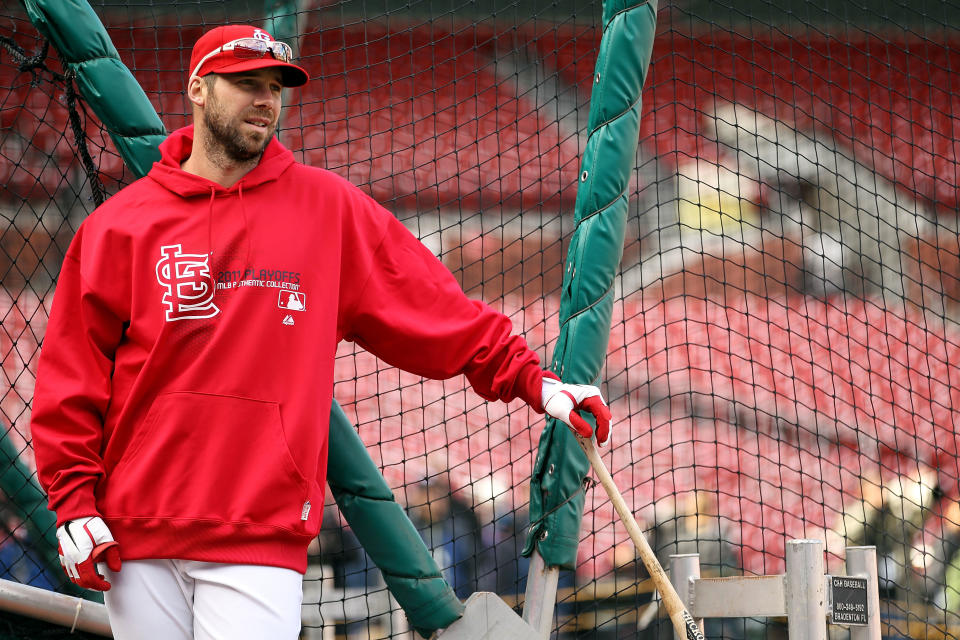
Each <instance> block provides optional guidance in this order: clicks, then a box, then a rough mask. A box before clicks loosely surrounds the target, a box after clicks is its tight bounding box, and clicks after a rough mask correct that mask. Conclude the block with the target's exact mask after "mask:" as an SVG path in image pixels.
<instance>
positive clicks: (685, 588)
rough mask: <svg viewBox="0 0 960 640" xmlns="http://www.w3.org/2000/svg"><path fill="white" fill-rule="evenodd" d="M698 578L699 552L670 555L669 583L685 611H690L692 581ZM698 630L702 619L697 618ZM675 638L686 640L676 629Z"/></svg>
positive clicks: (701, 628) (701, 627)
mask: <svg viewBox="0 0 960 640" xmlns="http://www.w3.org/2000/svg"><path fill="white" fill-rule="evenodd" d="M699 578H700V554H699V553H678V554H674V555H671V556H670V583H671V584H673V588H674V589H676V591H677V595H679V596H680V601H681V602H683V606H684V608H685V609H686V610H687V611H691V604H692V600H693V598H692V597H691V596H692V595H693V594H692V588H693V581H694V580H698V579H699ZM696 622H697V625H698V626H699V627H700V630H701V631H702V630H703V620H702V619H701V620H697V621H696ZM673 637H674V638H675V639H676V640H687V636H686V635H683V636H681V635H680V634H679V633H677V631H676V630H674V632H673Z"/></svg>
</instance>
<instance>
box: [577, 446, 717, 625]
mask: <svg viewBox="0 0 960 640" xmlns="http://www.w3.org/2000/svg"><path fill="white" fill-rule="evenodd" d="M577 442H579V443H580V447H581V448H582V449H583V452H584V453H585V454H587V460H589V461H590V466H591V467H593V472H594V473H595V474H596V476H597V479H598V480H599V481H600V484H601V485H603V489H604V491H606V492H607V496H609V498H610V501H611V502H613V508H614V509H616V511H617V514H618V515H619V516H620V520H621V521H622V522H623V525H624V526H625V527H626V528H627V533H628V534H630V539H631V540H633V544H634V545H635V546H636V548H637V553H638V554H639V555H640V559H641V560H642V561H643V565H644V566H645V567H646V568H647V571H648V572H649V573H650V578H651V579H652V580H653V583H654V585H656V587H657V591H659V592H660V598H661V599H662V600H663V605H664V607H666V609H667V613H668V614H669V615H670V620H671V622H673V628H674V631H676V632H677V634H678V635H679V636H680V637H681V638H683V637H686V638H687V640H704V637H703V632H702V631H701V630H700V627H699V626H698V625H697V623H696V622H695V621H694V619H693V616H691V615H690V612H689V611H687V609H686V607H684V605H683V601H682V600H681V599H680V596H679V595H678V594H677V590H676V589H674V588H673V584H671V582H670V579H669V578H668V577H667V574H666V572H665V571H664V570H663V567H662V566H661V565H660V561H659V560H657V556H656V554H655V553H654V552H653V549H651V548H650V543H648V542H647V538H646V536H644V535H643V531H642V530H641V529H640V525H638V524H637V521H636V519H635V518H634V517H633V513H632V512H631V511H630V508H629V507H628V506H627V503H626V501H625V500H624V499H623V496H622V495H620V490H619V489H617V485H616V484H615V483H614V482H613V477H612V476H611V475H610V472H609V471H608V470H607V466H606V465H605V464H603V460H602V459H601V458H600V452H599V451H597V445H596V444H595V443H594V442H593V439H590V438H588V439H584V438H581V437H580V436H577Z"/></svg>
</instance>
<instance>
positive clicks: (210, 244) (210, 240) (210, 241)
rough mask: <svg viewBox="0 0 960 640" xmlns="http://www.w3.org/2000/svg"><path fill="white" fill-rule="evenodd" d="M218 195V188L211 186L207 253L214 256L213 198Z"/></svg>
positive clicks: (208, 209)
mask: <svg viewBox="0 0 960 640" xmlns="http://www.w3.org/2000/svg"><path fill="white" fill-rule="evenodd" d="M216 197H217V189H216V187H214V186H212V185H211V186H210V202H209V206H208V207H207V255H208V256H213V200H214V198H216Z"/></svg>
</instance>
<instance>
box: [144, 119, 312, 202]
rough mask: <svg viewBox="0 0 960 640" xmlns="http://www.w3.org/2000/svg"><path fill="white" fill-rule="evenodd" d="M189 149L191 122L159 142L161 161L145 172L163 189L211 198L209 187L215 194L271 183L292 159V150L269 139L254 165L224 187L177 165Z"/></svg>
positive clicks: (188, 155)
mask: <svg viewBox="0 0 960 640" xmlns="http://www.w3.org/2000/svg"><path fill="white" fill-rule="evenodd" d="M192 150H193V125H189V126H186V127H183V128H182V129H177V130H176V131H174V132H173V133H171V134H170V135H169V136H168V137H167V139H166V140H164V141H163V142H162V143H160V160H159V161H157V162H155V163H154V164H153V168H151V169H150V173H149V174H148V175H149V177H150V178H152V179H153V180H154V181H156V182H157V183H159V184H160V185H162V186H163V187H164V188H166V189H168V190H169V191H171V192H173V193H175V194H177V195H179V196H182V197H184V198H190V197H194V196H207V197H210V194H211V190H212V191H213V192H214V193H217V192H220V193H229V192H232V191H238V190H241V189H242V190H243V191H250V190H251V189H253V188H255V187H257V186H259V185H261V184H264V183H266V182H272V181H274V180H276V179H277V178H279V177H280V176H281V175H282V174H283V172H284V171H286V170H287V169H289V168H290V166H292V165H293V162H294V161H293V153H291V152H290V150H289V149H287V148H286V147H284V146H283V145H282V144H280V141H279V140H277V139H276V138H271V140H270V142H269V144H267V148H266V149H265V150H264V152H263V157H261V158H260V162H259V163H258V164H257V166H256V167H254V168H253V169H252V170H251V171H250V173H248V174H247V175H245V176H243V178H241V179H240V180H239V181H237V183H236V184H235V185H233V186H232V187H230V188H226V187H223V186H221V185H219V184H217V183H216V182H213V181H211V180H207V179H206V178H202V177H200V176H197V175H194V174H192V173H187V172H186V171H184V170H183V169H181V168H180V167H181V165H182V164H183V163H184V161H186V159H187V158H189V157H190V152H191V151H192Z"/></svg>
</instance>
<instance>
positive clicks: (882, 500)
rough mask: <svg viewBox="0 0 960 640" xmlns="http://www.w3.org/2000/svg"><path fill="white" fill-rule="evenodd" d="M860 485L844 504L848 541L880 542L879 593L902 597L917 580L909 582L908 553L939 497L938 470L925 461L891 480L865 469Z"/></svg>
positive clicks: (843, 532) (843, 530) (876, 544)
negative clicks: (856, 494)
mask: <svg viewBox="0 0 960 640" xmlns="http://www.w3.org/2000/svg"><path fill="white" fill-rule="evenodd" d="M914 464H916V463H914ZM861 487H862V488H861V496H860V498H859V499H858V500H855V501H853V502H852V503H851V504H848V505H846V506H845V507H844V510H843V517H842V519H841V522H840V525H839V526H840V527H841V530H840V534H841V535H842V536H843V537H844V539H845V540H846V545H847V546H861V545H868V546H874V547H876V548H877V579H878V582H879V587H880V597H881V598H897V597H902V596H904V595H906V593H908V592H909V591H910V590H911V586H914V587H915V586H918V585H911V584H909V582H910V578H911V576H912V572H911V571H909V569H910V567H911V561H910V556H911V553H912V548H913V541H914V540H915V539H917V538H918V537H919V536H920V535H921V533H922V529H923V521H924V518H925V517H926V515H927V513H928V512H929V509H930V506H931V505H932V503H933V501H934V498H935V497H936V491H937V490H936V474H935V473H934V472H933V471H932V470H931V469H929V468H927V467H925V466H923V465H920V466H918V467H917V468H916V470H915V471H914V472H913V473H912V474H909V475H907V474H898V475H895V476H894V477H893V478H891V479H890V480H885V479H884V478H882V477H881V476H880V472H879V471H873V472H871V471H865V472H864V473H863V478H862V480H861Z"/></svg>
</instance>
